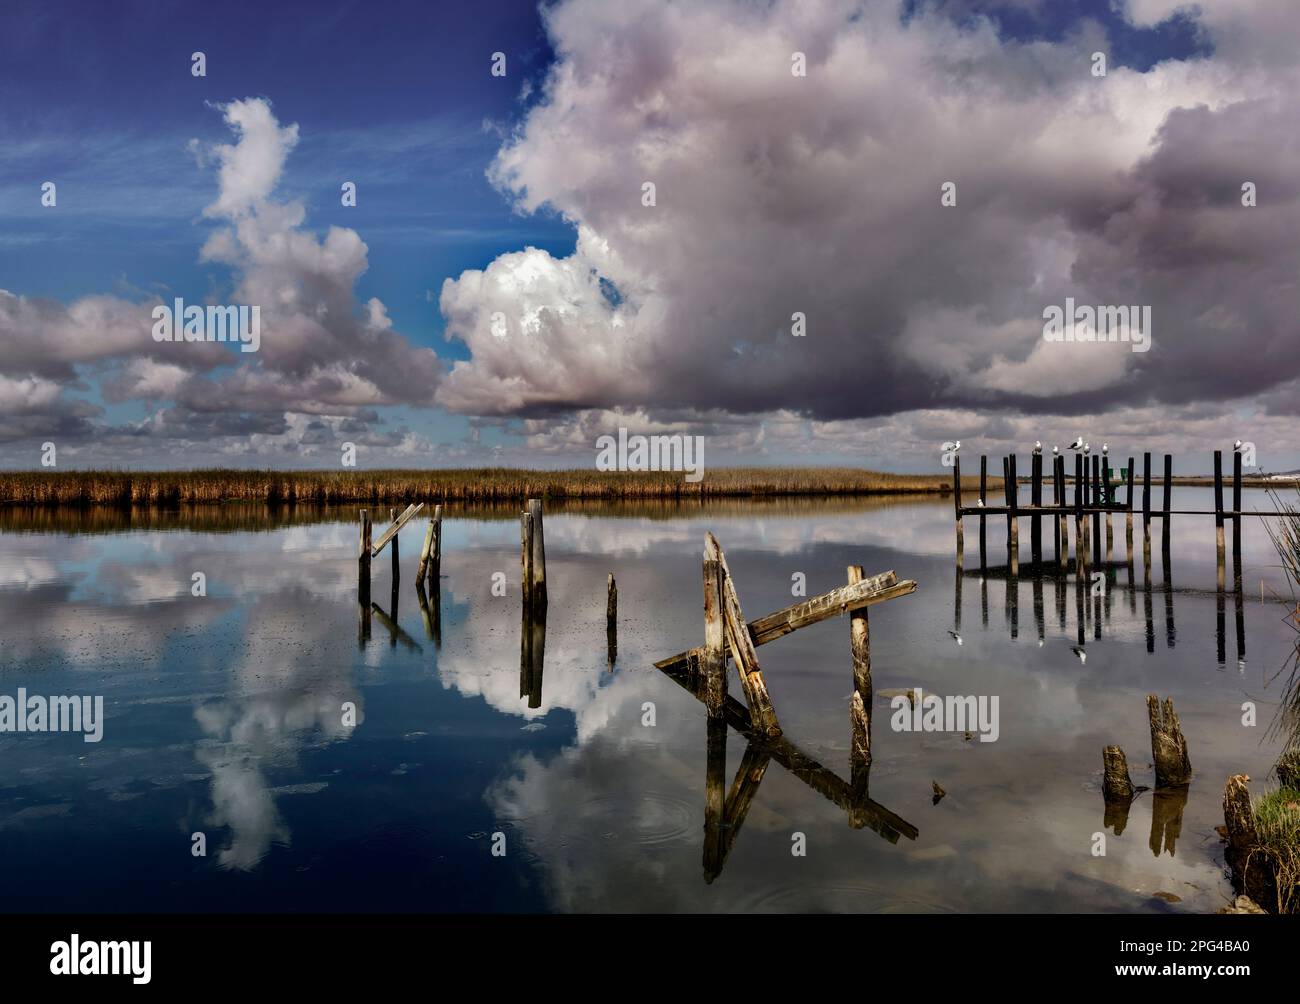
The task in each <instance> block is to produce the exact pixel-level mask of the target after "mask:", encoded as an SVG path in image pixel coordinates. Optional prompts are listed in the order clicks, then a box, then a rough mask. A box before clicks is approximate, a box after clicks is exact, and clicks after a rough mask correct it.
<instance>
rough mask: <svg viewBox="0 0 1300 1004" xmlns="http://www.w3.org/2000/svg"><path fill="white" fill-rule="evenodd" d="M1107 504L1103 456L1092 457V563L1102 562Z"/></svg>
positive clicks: (1098, 563)
mask: <svg viewBox="0 0 1300 1004" xmlns="http://www.w3.org/2000/svg"><path fill="white" fill-rule="evenodd" d="M1105 504H1106V500H1105V498H1103V497H1102V485H1101V457H1098V456H1096V455H1094V456H1093V458H1092V508H1093V513H1092V563H1093V564H1094V565H1100V564H1101V506H1103V505H1105Z"/></svg>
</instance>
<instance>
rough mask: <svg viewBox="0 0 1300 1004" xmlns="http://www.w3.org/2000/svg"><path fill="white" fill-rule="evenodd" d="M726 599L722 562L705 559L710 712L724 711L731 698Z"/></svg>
mask: <svg viewBox="0 0 1300 1004" xmlns="http://www.w3.org/2000/svg"><path fill="white" fill-rule="evenodd" d="M724 609H725V604H724V603H723V599H722V564H721V563H720V562H719V561H718V560H717V559H716V558H705V559H704V648H703V650H702V651H701V653H700V669H701V671H702V674H703V676H704V705H705V707H706V708H708V711H709V715H710V716H717V715H721V714H722V705H723V703H724V702H725V701H726V698H727V634H726V627H725V624H724V614H723V610H724Z"/></svg>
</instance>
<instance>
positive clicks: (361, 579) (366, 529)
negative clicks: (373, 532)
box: [357, 509, 370, 607]
mask: <svg viewBox="0 0 1300 1004" xmlns="http://www.w3.org/2000/svg"><path fill="white" fill-rule="evenodd" d="M357 575H358V579H357V582H358V587H359V588H358V590H357V595H358V599H359V601H360V602H361V603H363V604H364V605H365V606H366V607H369V606H370V513H369V511H367V510H365V509H362V510H361V553H360V554H359V555H358V556H357Z"/></svg>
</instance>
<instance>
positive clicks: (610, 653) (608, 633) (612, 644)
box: [605, 572, 618, 669]
mask: <svg viewBox="0 0 1300 1004" xmlns="http://www.w3.org/2000/svg"><path fill="white" fill-rule="evenodd" d="M617 658H618V585H617V583H615V582H614V573H613V572H610V573H609V579H608V580H607V582H606V584H605V661H606V664H607V665H608V667H609V668H610V669H613V668H614V660H615V659H617Z"/></svg>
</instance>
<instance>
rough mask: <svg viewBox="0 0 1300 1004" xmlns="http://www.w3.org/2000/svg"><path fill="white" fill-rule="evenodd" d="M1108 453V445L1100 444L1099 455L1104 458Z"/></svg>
mask: <svg viewBox="0 0 1300 1004" xmlns="http://www.w3.org/2000/svg"><path fill="white" fill-rule="evenodd" d="M1108 453H1110V443H1102V444H1101V455H1102V456H1103V457H1104V456H1106V455H1107V454H1108Z"/></svg>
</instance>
